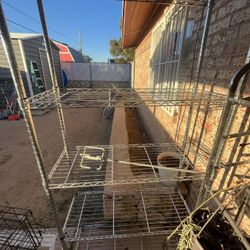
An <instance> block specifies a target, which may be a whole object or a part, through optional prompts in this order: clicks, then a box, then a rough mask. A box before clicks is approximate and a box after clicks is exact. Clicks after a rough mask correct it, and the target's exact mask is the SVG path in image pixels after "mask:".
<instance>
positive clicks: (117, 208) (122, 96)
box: [0, 0, 250, 250]
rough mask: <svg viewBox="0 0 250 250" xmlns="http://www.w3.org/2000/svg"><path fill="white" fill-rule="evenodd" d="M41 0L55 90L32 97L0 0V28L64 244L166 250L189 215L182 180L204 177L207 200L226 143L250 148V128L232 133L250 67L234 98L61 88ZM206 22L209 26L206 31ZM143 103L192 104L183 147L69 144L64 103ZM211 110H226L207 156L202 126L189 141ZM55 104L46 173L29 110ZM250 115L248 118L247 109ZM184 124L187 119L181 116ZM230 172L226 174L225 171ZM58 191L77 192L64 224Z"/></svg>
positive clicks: (173, 245)
mask: <svg viewBox="0 0 250 250" xmlns="http://www.w3.org/2000/svg"><path fill="white" fill-rule="evenodd" d="M37 2H38V7H39V13H40V17H41V22H42V26H43V33H44V39H45V44H46V50H47V55H48V61H49V68H50V72H51V78H52V89H51V90H48V91H45V92H43V93H41V94H38V95H36V96H33V97H27V96H26V93H25V89H24V84H23V82H22V78H21V75H20V73H19V72H20V71H19V70H18V67H17V63H16V59H15V55H14V50H13V46H12V43H11V39H10V36H9V32H8V29H7V25H6V21H5V19H4V15H3V12H2V6H1V2H0V17H1V19H0V28H1V32H2V33H1V36H2V40H3V42H4V45H5V50H6V54H7V55H8V60H9V64H10V67H11V69H12V77H13V81H14V84H15V88H16V90H17V95H18V100H19V106H20V109H21V111H22V112H23V115H24V119H25V122H26V125H27V130H28V132H29V136H30V140H31V143H32V146H33V150H34V153H35V157H36V161H37V166H38V169H39V173H40V175H41V179H42V185H43V188H44V190H45V192H46V195H47V198H48V201H49V205H50V206H51V211H52V215H53V218H54V221H55V225H56V227H57V230H58V236H59V239H60V241H61V243H62V247H63V249H64V250H66V249H68V247H69V246H70V245H68V244H70V243H74V245H73V246H74V247H76V248H79V249H123V250H124V249H126V248H128V246H132V249H147V248H148V249H161V247H162V244H163V242H164V240H165V239H166V236H167V235H169V234H171V232H172V231H173V230H174V229H175V228H176V226H178V225H179V223H180V222H181V221H182V219H184V218H185V217H186V216H187V215H188V214H189V209H188V207H187V205H186V202H185V198H186V197H184V195H183V193H182V192H181V191H180V189H178V184H179V183H182V182H190V181H197V180H202V181H203V185H202V186H201V190H200V195H199V199H200V200H199V201H200V202H202V201H203V200H204V197H206V196H207V194H208V193H209V192H210V191H211V187H212V183H213V181H214V179H215V177H216V176H215V175H216V174H215V172H216V170H217V168H219V167H225V166H222V165H223V164H221V162H222V161H221V156H222V153H223V152H222V151H223V148H224V145H225V143H226V142H225V141H226V140H227V139H230V138H232V137H234V138H238V140H237V142H236V143H235V148H236V147H238V146H239V144H240V140H239V138H240V139H242V138H243V137H244V142H243V143H244V145H245V146H243V147H241V148H245V147H246V146H247V145H248V141H247V140H248V135H249V134H250V132H249V130H247V132H246V131H245V127H246V124H245V126H244V128H242V131H239V132H236V133H234V134H232V133H230V124H231V122H232V120H233V118H234V117H235V116H234V115H233V113H235V112H234V111H233V109H234V107H235V106H241V105H245V106H244V107H250V102H249V101H248V100H246V99H243V98H241V97H242V95H241V94H242V93H240V94H239V95H237V94H236V90H237V88H238V83H239V81H240V79H241V77H242V76H243V75H244V74H245V73H246V71H247V70H249V68H244V70H242V71H240V73H239V74H238V75H236V77H235V78H234V80H233V82H232V84H231V87H230V91H229V94H228V95H224V94H221V93H217V92H214V91H205V88H203V89H202V90H199V88H198V82H197V84H195V86H194V88H192V89H191V88H190V90H186V89H185V88H183V89H173V88H172V89H170V90H169V89H168V90H163V89H118V88H105V89H94V88H67V89H62V90H60V89H59V84H58V82H57V78H56V74H55V69H54V67H53V58H52V52H51V48H50V41H49V37H48V32H47V27H46V23H45V16H44V12H43V7H42V0H37ZM209 2H210V1H209ZM208 9H209V8H208ZM208 14H209V13H208ZM208 14H207V16H208ZM206 26H207V25H204V29H205V28H206ZM204 33H205V32H204ZM204 39H205V38H204ZM203 48H204V46H203ZM200 52H201V53H200V54H202V53H203V52H202V46H201V51H200ZM198 66H199V65H198ZM140 106H145V107H146V106H147V107H150V106H160V107H167V106H177V107H182V106H184V107H188V113H189V118H188V119H187V121H185V122H186V131H185V134H184V140H183V145H182V147H177V146H176V145H175V143H161V144H130V145H94V146H93V145H91V146H85V145H79V146H71V145H69V143H68V141H67V137H66V128H65V122H64V116H63V108H78V107H79V108H105V107H114V108H115V107H140ZM211 107H212V108H219V109H223V112H222V117H221V120H220V124H219V125H218V127H219V128H218V132H217V134H216V137H215V143H214V145H213V146H211V148H204V150H203V151H204V152H203V154H204V156H201V155H202V154H201V153H200V152H201V151H202V150H201V146H203V145H202V144H201V140H202V136H203V132H204V125H203V127H202V129H201V132H200V135H199V139H198V140H197V141H194V140H193V134H194V133H192V136H191V138H190V142H189V135H190V130H191V128H190V124H191V120H192V112H194V111H195V112H197V114H198V113H199V112H204V116H203V121H202V122H201V123H205V122H206V119H207V116H208V111H209V108H211ZM51 108H55V109H56V110H57V113H58V117H59V122H60V129H61V133H62V138H63V142H64V149H63V151H62V153H61V155H60V156H59V158H58V160H57V162H56V163H55V165H54V166H53V168H52V170H51V172H50V173H49V175H47V174H46V171H45V164H44V160H43V155H42V151H41V149H40V146H39V141H38V137H37V133H36V129H35V124H34V122H33V117H32V112H31V111H32V110H36V109H51ZM203 108H204V110H203ZM247 115H248V117H249V112H248V113H247ZM247 115H246V116H247ZM196 118H198V115H197V116H196ZM196 121H197V119H196ZM181 123H182V120H180V124H181ZM177 129H178V126H177ZM193 132H194V130H193ZM246 138H247V140H245V139H246ZM191 144H195V146H196V150H193V149H192V148H191V147H190V148H187V146H188V145H189V146H190V145H191ZM187 151H188V153H187ZM189 153H191V154H193V155H194V156H195V161H196V160H200V162H201V164H202V165H203V167H204V169H205V170H206V173H201V172H197V171H196V169H195V166H194V164H193V162H192V160H190V158H189V157H188V154H189ZM239 153H240V154H239V155H240V156H239V157H238V159H237V162H233V161H232V159H229V161H228V164H227V167H234V166H237V164H238V163H239V162H240V158H241V156H242V155H243V154H244V152H243V150H242V151H241V152H239ZM160 156H163V158H160ZM162 159H164V160H162ZM230 164H231V165H230ZM166 171H167V173H168V174H166ZM235 171H236V170H235ZM226 174H227V173H226V171H225V176H226ZM233 176H234V175H233ZM232 178H233V177H232ZM223 179H225V178H223ZM224 182H225V180H224ZM224 182H223V183H222V186H223V185H224V184H225V183H224ZM54 189H64V190H65V189H67V190H68V189H74V191H75V192H76V193H75V195H74V197H73V199H72V202H71V204H70V206H69V211H68V214H67V217H66V220H65V223H64V226H63V225H62V223H61V220H60V216H59V215H58V212H57V209H56V204H55V200H54V198H53V192H52V191H53V190H54ZM89 189H91V191H89ZM197 192H198V190H197ZM243 210H244V209H243ZM239 213H240V214H239V215H238V216H237V217H238V218H239V217H241V214H242V209H241V210H240V212H239ZM177 242H178V237H177V240H176V241H175V240H171V241H169V242H168V244H169V247H168V249H176V245H177ZM71 246H72V245H71Z"/></svg>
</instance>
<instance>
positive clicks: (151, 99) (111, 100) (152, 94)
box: [26, 88, 226, 109]
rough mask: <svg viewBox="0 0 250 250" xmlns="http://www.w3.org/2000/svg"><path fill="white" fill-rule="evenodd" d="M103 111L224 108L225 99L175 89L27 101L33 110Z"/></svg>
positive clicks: (99, 91)
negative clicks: (60, 107)
mask: <svg viewBox="0 0 250 250" xmlns="http://www.w3.org/2000/svg"><path fill="white" fill-rule="evenodd" d="M59 99H60V100H61V105H62V106H63V107H65V108H78V107H84V108H103V107H107V106H109V107H137V106H145V105H146V106H188V105H191V104H193V105H194V106H206V105H207V104H208V102H209V105H210V106H214V107H223V105H224V103H225V100H226V96H225V95H223V94H219V93H215V92H213V93H211V92H206V91H204V92H201V91H198V92H197V93H196V94H195V95H194V93H193V92H191V91H187V90H180V89H172V90H164V91H162V90H159V89H129V88H111V89H109V88H95V89H92V88H68V89H66V90H65V91H64V92H62V93H61V95H60V97H59V98H56V96H55V94H54V92H53V90H48V91H46V92H43V93H41V94H38V95H35V96H33V97H30V98H28V99H27V101H26V105H29V106H30V108H31V109H47V108H54V107H56V106H57V105H59V103H60V100H59Z"/></svg>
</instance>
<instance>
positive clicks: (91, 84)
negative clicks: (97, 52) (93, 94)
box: [89, 62, 93, 88]
mask: <svg viewBox="0 0 250 250" xmlns="http://www.w3.org/2000/svg"><path fill="white" fill-rule="evenodd" d="M89 78H90V88H92V87H93V81H92V66H91V62H89Z"/></svg>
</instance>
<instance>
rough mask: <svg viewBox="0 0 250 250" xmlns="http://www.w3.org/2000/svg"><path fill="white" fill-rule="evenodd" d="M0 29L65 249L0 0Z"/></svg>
mask: <svg viewBox="0 0 250 250" xmlns="http://www.w3.org/2000/svg"><path fill="white" fill-rule="evenodd" d="M0 30H1V39H2V43H3V47H4V51H5V54H6V56H7V60H8V63H9V66H10V71H11V76H12V79H13V82H14V86H15V89H16V93H17V96H18V104H19V107H20V110H21V111H22V113H23V118H24V121H25V124H26V128H27V131H28V134H29V138H30V141H31V145H32V148H33V151H34V154H35V158H36V162H37V167H38V170H39V173H40V176H41V179H42V185H43V188H44V190H45V192H46V195H47V198H48V203H49V205H50V208H51V210H52V216H53V218H54V221H55V225H56V227H57V230H58V234H59V237H60V240H61V242H62V246H63V249H64V250H65V249H67V246H66V243H65V241H64V237H65V236H64V233H63V230H62V226H61V222H60V219H59V216H58V213H57V210H56V206H55V203H54V199H53V196H52V193H51V191H50V190H49V188H48V180H47V176H46V171H45V167H44V160H43V156H42V153H41V149H40V145H39V143H38V139H37V134H36V130H35V126H34V122H33V118H32V114H31V111H30V106H29V102H28V101H27V95H26V92H25V88H24V84H23V80H22V76H21V74H20V71H19V70H18V66H17V62H16V57H15V54H14V49H13V45H12V42H11V38H10V35H9V31H8V28H7V24H6V21H5V17H4V12H3V8H2V1H1V0H0Z"/></svg>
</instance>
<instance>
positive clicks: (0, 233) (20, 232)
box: [0, 206, 42, 249]
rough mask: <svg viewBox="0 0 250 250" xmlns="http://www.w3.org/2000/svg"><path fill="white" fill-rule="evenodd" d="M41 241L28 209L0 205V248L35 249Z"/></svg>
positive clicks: (39, 233)
mask: <svg viewBox="0 0 250 250" xmlns="http://www.w3.org/2000/svg"><path fill="white" fill-rule="evenodd" d="M34 227H35V228H34ZM41 241H42V235H41V232H40V231H39V230H38V229H37V226H36V225H35V221H34V218H33V216H32V214H31V212H30V211H29V210H25V209H20V208H13V207H6V206H0V249H37V248H38V246H39V245H40V243H41Z"/></svg>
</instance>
